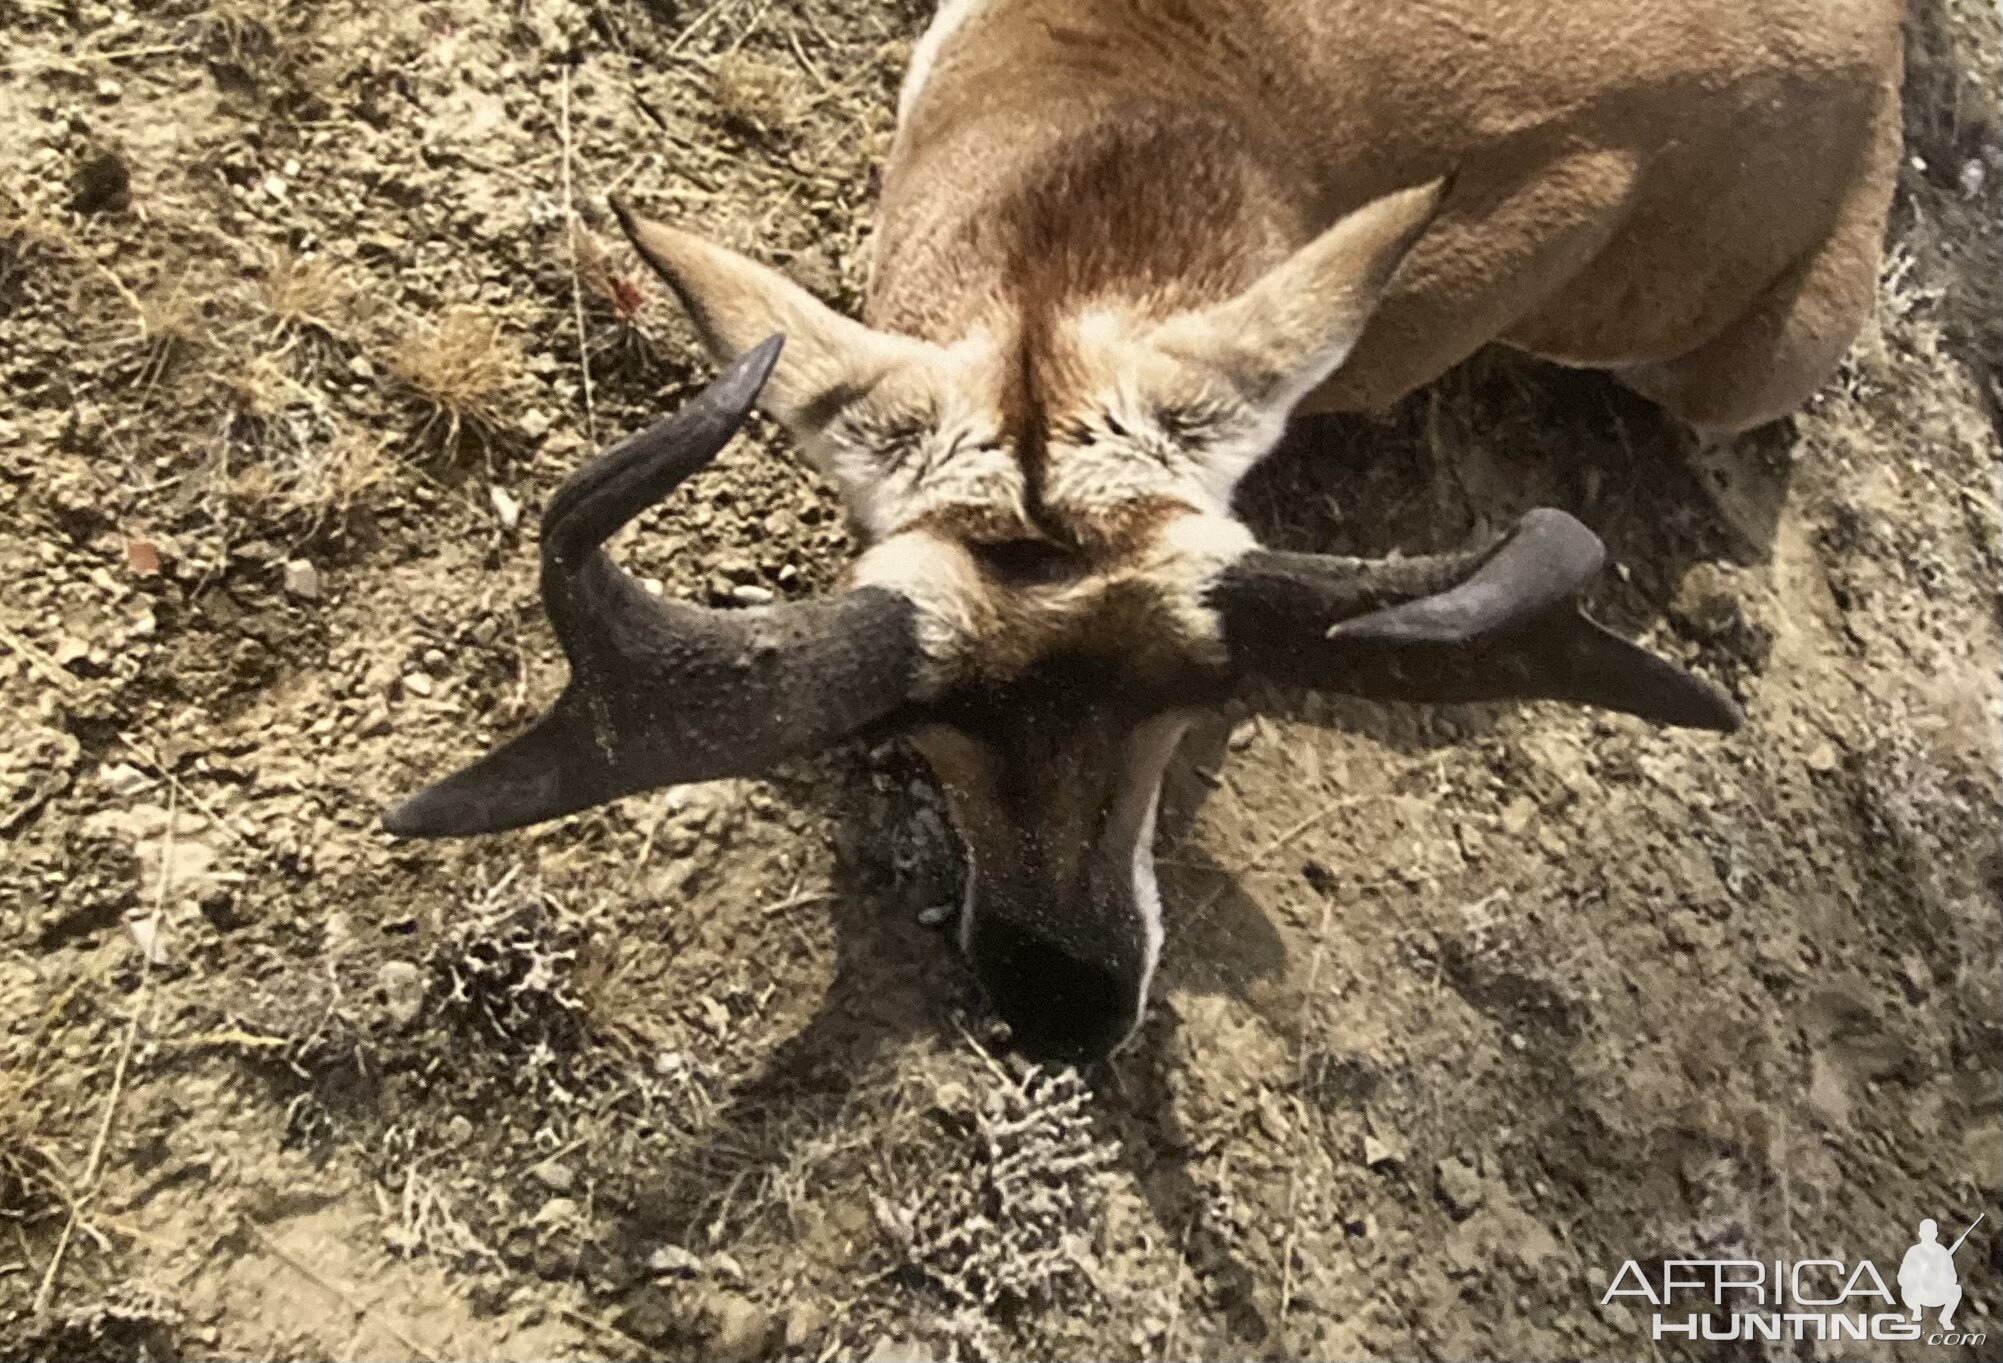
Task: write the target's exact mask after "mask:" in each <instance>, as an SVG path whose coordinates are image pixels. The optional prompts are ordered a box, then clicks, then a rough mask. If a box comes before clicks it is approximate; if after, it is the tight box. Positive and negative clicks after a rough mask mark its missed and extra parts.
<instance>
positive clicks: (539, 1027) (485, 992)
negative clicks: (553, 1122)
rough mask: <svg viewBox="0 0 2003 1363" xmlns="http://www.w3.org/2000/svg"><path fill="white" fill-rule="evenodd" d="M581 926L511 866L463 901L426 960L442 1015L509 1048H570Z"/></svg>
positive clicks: (579, 1002)
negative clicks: (463, 906) (463, 907)
mask: <svg viewBox="0 0 2003 1363" xmlns="http://www.w3.org/2000/svg"><path fill="white" fill-rule="evenodd" d="M585 935H586V932H585V925H584V924H583V922H582V921H581V920H580V919H578V918H577V917H576V916H575V915H573V914H572V913H570V912H569V910H568V909H567V908H566V907H565V906H564V905H563V904H562V903H560V902H559V901H558V900H557V899H556V898H555V897H554V896H553V895H551V894H550V893H549V892H548V891H547V890H545V889H544V888H543V886H542V883H541V882H540V881H538V880H536V879H534V878H532V877H525V876H523V875H522V874H521V870H520V868H519V867H517V868H515V869H514V870H511V871H509V872H508V873H507V874H506V875H504V876H502V877H501V879H500V880H499V881H497V882H496V883H495V884H493V885H492V886H490V887H488V888H486V889H484V890H482V891H481V892H480V893H479V894H478V895H477V896H476V897H475V898H474V899H473V901H472V902H471V903H470V904H468V905H467V906H466V911H465V914H464V916H463V917H461V918H460V919H458V920H457V921H456V922H455V923H454V924H453V926H452V929H451V931H450V932H449V933H448V934H447V936H446V938H445V940H444V942H443V943H441V944H440V946H439V948H438V950H437V951H436V952H435V953H434V955H433V956H432V960H431V972H432V977H433V980H434V982H435V984H436V985H437V987H438V990H439V992H440V997H441V998H442V1005H441V1006H442V1008H443V1010H444V1013H445V1015H446V1017H447V1018H449V1019H450V1020H452V1021H454V1022H456V1023H458V1024H460V1025H461V1026H464V1027H467V1028H470V1029H472V1030H474V1031H476V1032H479V1033H481V1034H482V1035H484V1036H486V1037H488V1038H491V1039H493V1040H497V1041H499V1042H500V1043H501V1044H502V1045H503V1046H505V1047H506V1048H507V1049H508V1050H510V1051H512V1052H516V1053H529V1054H534V1055H546V1054H549V1053H552V1052H567V1051H573V1050H575V1049H577V1047H578V1045H579V1043H580V1042H581V1041H582V1040H583V1036H584V1032H585V1005H584V999H583V997H582V994H581V992H580V988H579V985H578V981H577V976H578V972H579V961H580V954H581V948H582V947H583V944H584V939H585Z"/></svg>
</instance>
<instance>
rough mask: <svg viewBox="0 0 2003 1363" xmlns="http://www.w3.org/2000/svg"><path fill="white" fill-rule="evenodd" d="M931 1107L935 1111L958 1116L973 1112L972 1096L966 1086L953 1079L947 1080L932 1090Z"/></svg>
mask: <svg viewBox="0 0 2003 1363" xmlns="http://www.w3.org/2000/svg"><path fill="white" fill-rule="evenodd" d="M932 1107H933V1109H934V1110H935V1111H938V1112H946V1113H951V1114H952V1115H954V1116H960V1115H963V1114H965V1113H970V1112H972V1111H973V1110H974V1095H973V1094H971V1093H969V1092H968V1091H967V1086H966V1085H965V1084H962V1083H960V1082H959V1081H958V1080H955V1079H948V1080H946V1081H945V1082H944V1083H942V1084H940V1085H939V1086H938V1087H937V1088H935V1089H933V1090H932Z"/></svg>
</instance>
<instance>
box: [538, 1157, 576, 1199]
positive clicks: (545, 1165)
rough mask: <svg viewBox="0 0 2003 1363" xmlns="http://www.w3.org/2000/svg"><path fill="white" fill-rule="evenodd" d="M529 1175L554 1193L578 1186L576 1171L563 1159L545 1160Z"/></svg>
mask: <svg viewBox="0 0 2003 1363" xmlns="http://www.w3.org/2000/svg"><path fill="white" fill-rule="evenodd" d="M529 1177H530V1178H533V1179H534V1180H535V1181H536V1182H538V1183H540V1184H542V1186H543V1187H545V1188H547V1189H549V1190H550V1191H551V1192H553V1193H567V1192H569V1191H570V1190H571V1189H572V1188H574V1187H576V1186H577V1174H576V1172H575V1171H574V1170H572V1169H571V1167H570V1166H569V1165H568V1164H565V1163H563V1162H562V1161H561V1160H553V1159H548V1160H544V1161H543V1162H542V1163H541V1164H538V1165H536V1166H535V1167H534V1168H532V1169H530V1170H529Z"/></svg>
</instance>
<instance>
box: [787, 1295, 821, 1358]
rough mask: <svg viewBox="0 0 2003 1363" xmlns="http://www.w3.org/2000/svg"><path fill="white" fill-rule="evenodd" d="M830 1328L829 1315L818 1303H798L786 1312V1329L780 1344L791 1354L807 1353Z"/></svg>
mask: <svg viewBox="0 0 2003 1363" xmlns="http://www.w3.org/2000/svg"><path fill="white" fill-rule="evenodd" d="M827 1328H828V1313H827V1312H826V1311H825V1310H824V1309H823V1308H822V1307H821V1306H820V1305H818V1304H817V1303H815V1302H810V1301H796V1302H794V1303H793V1305H792V1307H791V1309H789V1310H788V1311H787V1312H786V1327H785V1330H784V1333H783V1334H782V1336H781V1339H780V1342H781V1343H782V1344H784V1345H785V1347H786V1352H787V1353H789V1354H800V1353H805V1352H806V1351H807V1350H808V1349H810V1348H812V1347H813V1345H814V1342H815V1341H816V1340H818V1339H819V1338H820V1337H821V1332H822V1331H823V1330H825V1329H827Z"/></svg>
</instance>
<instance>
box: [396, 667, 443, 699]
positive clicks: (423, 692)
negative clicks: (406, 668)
mask: <svg viewBox="0 0 2003 1363" xmlns="http://www.w3.org/2000/svg"><path fill="white" fill-rule="evenodd" d="M403 689H404V690H406V691H408V692H410V694H411V695H413V696H428V695H430V694H431V693H432V692H433V691H434V690H436V689H437V683H436V682H434V681H432V680H431V678H430V677H429V676H428V675H427V674H425V673H423V672H411V673H408V674H406V675H405V676H404V679H403Z"/></svg>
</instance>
